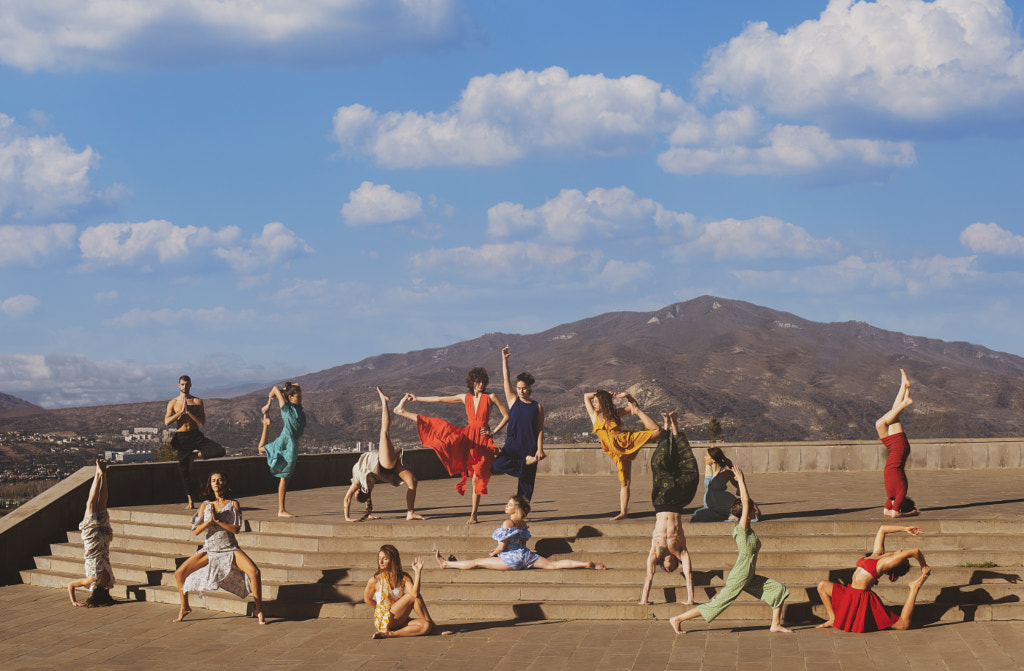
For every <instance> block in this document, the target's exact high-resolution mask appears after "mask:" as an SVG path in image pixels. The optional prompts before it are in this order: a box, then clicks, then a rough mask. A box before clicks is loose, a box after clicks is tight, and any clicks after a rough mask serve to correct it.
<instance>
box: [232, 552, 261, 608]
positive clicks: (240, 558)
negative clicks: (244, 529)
mask: <svg viewBox="0 0 1024 671" xmlns="http://www.w3.org/2000/svg"><path fill="white" fill-rule="evenodd" d="M235 564H237V565H238V568H240V569H241V570H242V573H244V574H245V575H247V576H249V584H250V585H252V598H253V602H254V605H253V614H254V615H255V616H256V620H257V621H258V622H259V623H260V624H266V623H267V621H266V620H264V619H263V583H262V582H261V580H260V567H259V566H256V562H254V561H253V560H252V559H249V555H247V554H245V553H244V552H242V551H241V550H235Z"/></svg>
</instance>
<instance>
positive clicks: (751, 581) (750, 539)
mask: <svg viewBox="0 0 1024 671" xmlns="http://www.w3.org/2000/svg"><path fill="white" fill-rule="evenodd" d="M733 471H734V473H735V475H736V483H737V485H739V489H740V500H739V501H737V502H736V506H735V507H736V508H739V510H736V512H737V513H739V517H740V521H739V523H738V524H737V525H736V526H735V528H733V530H732V537H733V538H735V539H736V548H737V549H738V550H739V556H737V557H736V563H735V564H733V567H732V570H731V571H729V578H728V579H727V580H726V581H725V586H724V587H722V589H721V590H720V591H719V592H718V594H716V595H715V598H714V599H712V600H711V601H709V602H707V603H705V604H702V605H700V606H697V607H696V608H691V609H690V610H688V611H686V612H685V613H683V614H682V615H676V616H675V617H673V618H672V619H671V620H669V623H670V624H671V625H672V629H673V630H674V631H675V632H676V633H677V634H682V633H683V630H682V629H680V628H679V625H680V624H681V623H682V622H683V620H692V619H693V618H695V617H698V616H699V617H703V618H704V620H705V621H707V622H712V621H713V620H714V619H715V618H716V617H718V616H719V615H721V614H722V611H724V610H725V609H726V608H728V607H729V606H730V605H732V602H733V601H735V600H736V598H737V597H739V595H740V592H746V593H747V594H750V595H751V596H755V597H757V598H758V599H760V600H761V601H764V602H765V603H766V604H768V605H769V606H771V607H772V625H771V631H780V632H785V633H787V634H791V633H793V632H792V630H791V629H787V628H786V627H783V626H782V604H783V602H784V601H785V600H786V598H787V597H788V596H789V590H788V589H786V586H785V585H783V584H782V583H780V582H777V581H775V580H772V579H771V578H765V577H763V576H759V575H757V553H758V552H760V551H761V540H760V539H759V538H758V537H757V534H755V533H754V530H753V529H751V528H750V513H751V509H750V497H749V496H748V495H747V485H746V482H745V481H744V478H743V471H741V470H740V469H738V468H734V469H733Z"/></svg>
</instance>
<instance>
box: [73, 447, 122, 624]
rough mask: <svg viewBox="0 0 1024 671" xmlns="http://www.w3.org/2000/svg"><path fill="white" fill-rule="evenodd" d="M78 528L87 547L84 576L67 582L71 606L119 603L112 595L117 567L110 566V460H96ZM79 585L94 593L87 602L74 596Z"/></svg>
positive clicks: (111, 536)
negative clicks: (108, 481)
mask: <svg viewBox="0 0 1024 671" xmlns="http://www.w3.org/2000/svg"><path fill="white" fill-rule="evenodd" d="M78 528H79V530H80V531H81V532H82V545H84V546H85V577H84V578H79V579H78V580H72V581H71V582H70V583H68V595H69V596H70V597H71V605H72V606H85V607H86V608H98V607H101V606H109V605H111V604H113V603H117V602H116V601H114V599H113V598H111V596H110V588H111V587H113V586H114V569H113V568H112V567H111V566H110V541H111V540H113V538H114V531H113V529H111V528H110V515H109V514H108V513H107V462H106V461H105V460H103V459H97V460H96V475H94V476H93V478H92V487H91V488H90V489H89V500H88V501H87V502H86V504H85V517H84V518H83V519H82V522H81V523H80V524H79V525H78ZM77 587H84V588H86V589H88V590H91V591H92V594H91V595H89V598H88V599H86V600H85V601H79V600H78V599H76V598H75V588H77Z"/></svg>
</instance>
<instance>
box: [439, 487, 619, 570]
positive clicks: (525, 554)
mask: <svg viewBox="0 0 1024 671" xmlns="http://www.w3.org/2000/svg"><path fill="white" fill-rule="evenodd" d="M505 513H506V514H507V515H508V519H507V520H505V522H504V523H502V525H501V526H500V527H498V528H497V529H495V530H494V533H493V534H491V538H493V539H494V540H496V541H498V546H497V547H495V548H494V549H493V550H491V554H490V555H489V556H487V557H481V558H480V559H465V560H463V561H458V560H456V559H444V558H443V557H442V556H441V551H440V550H437V549H435V550H434V557H435V558H436V559H437V565H438V566H440V567H441V568H454V569H462V570H466V569H474V568H488V569H492V570H494V571H519V570H523V569H529V568H540V569H571V568H590V569H597V570H599V571H603V570H604V568H605V566H604V564H602V563H601V562H592V561H586V562H584V561H576V560H574V559H559V560H558V561H552V560H550V559H548V558H547V557H541V556H540V555H539V554H537V553H536V552H531V551H530V550H529V549H527V547H526V541H528V540H530V538H531V534H530V531H529V529H527V528H526V521H525V519H524V518H525V517H526V516H527V515H529V514H530V502H529V501H527V500H526V499H524V498H523V497H521V496H513V497H512V498H510V499H509V500H508V503H506V504H505Z"/></svg>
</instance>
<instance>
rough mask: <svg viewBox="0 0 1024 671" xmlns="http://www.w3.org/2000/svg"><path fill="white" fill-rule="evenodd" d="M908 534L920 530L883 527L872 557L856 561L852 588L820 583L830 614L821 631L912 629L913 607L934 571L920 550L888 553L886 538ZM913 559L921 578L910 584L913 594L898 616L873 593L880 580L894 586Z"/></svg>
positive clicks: (907, 569) (918, 532)
mask: <svg viewBox="0 0 1024 671" xmlns="http://www.w3.org/2000/svg"><path fill="white" fill-rule="evenodd" d="M901 531H905V532H907V533H908V534H910V535H911V536H918V535H920V534H921V529H920V528H919V527H891V526H883V527H881V528H880V529H879V530H878V533H877V534H876V535H875V547H874V550H873V551H872V553H871V554H870V555H868V556H867V557H863V558H861V559H858V560H857V568H856V569H854V571H853V579H852V580H850V586H849V587H846V586H844V585H839V584H836V583H831V582H827V581H825V580H822V581H821V582H819V583H818V594H820V595H821V602H822V603H823V604H825V610H826V611H828V621H826V622H825V623H823V624H819V625H818V627H835V628H836V629H842V630H843V631H855V632H858V633H863V632H867V631H879V630H881V629H890V628H891V629H899V630H903V629H909V628H910V617H911V616H912V615H913V614H914V603H915V602H916V601H917V593H918V592H920V591H921V585H923V584H924V581H925V580H927V579H928V576H929V575H930V574H931V572H932V569H931V567H930V566H928V564H927V563H926V562H925V560H924V555H923V554H922V553H921V551H920V550H918V549H917V548H914V549H913V550H903V551H901V552H886V551H885V536H886V534H892V533H899V532H901ZM911 557H913V558H914V560H916V561H917V563H918V564H920V566H921V576H920V577H919V578H918V579H917V580H915V581H914V582H912V583H910V594H909V595H908V596H907V602H906V603H905V604H903V611H902V612H901V613H900V614H899V615H896V614H895V613H893V612H891V611H890V610H889V609H888V608H886V607H885V606H883V605H882V600H881V599H879V598H878V595H877V594H875V593H874V592H872V591H871V588H872V587H874V586H875V585H876V584H878V578H879V577H881V576H882V575H883V574H888V576H889V580H890V581H892V582H895V581H896V580H897V579H899V577H900V576H902V575H904V574H906V573H907V571H909V570H910V558H911Z"/></svg>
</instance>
